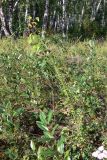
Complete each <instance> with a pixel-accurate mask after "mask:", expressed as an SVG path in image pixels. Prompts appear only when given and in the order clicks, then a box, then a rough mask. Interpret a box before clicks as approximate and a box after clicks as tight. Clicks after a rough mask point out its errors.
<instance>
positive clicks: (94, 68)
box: [0, 35, 107, 160]
mask: <svg viewBox="0 0 107 160" xmlns="http://www.w3.org/2000/svg"><path fill="white" fill-rule="evenodd" d="M0 74H1V76H0V159H3V160H9V159H10V160H35V159H36V160H52V159H53V160H71V159H73V160H89V159H92V157H91V153H92V152H93V150H95V149H96V148H97V147H98V146H100V145H104V146H105V148H106V147H107V95H106V93H107V43H106V42H104V43H103V44H98V43H97V42H94V41H85V42H78V43H76V42H75V43H69V42H65V41H62V40H60V39H56V38H50V39H46V40H45V41H43V40H41V39H40V37H39V36H33V35H32V36H30V37H29V38H27V39H26V40H25V39H19V40H16V41H14V40H12V39H3V40H1V41H0Z"/></svg>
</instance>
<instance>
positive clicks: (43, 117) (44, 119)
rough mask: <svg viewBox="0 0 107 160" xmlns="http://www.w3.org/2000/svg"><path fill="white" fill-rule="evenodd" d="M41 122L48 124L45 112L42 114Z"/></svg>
mask: <svg viewBox="0 0 107 160" xmlns="http://www.w3.org/2000/svg"><path fill="white" fill-rule="evenodd" d="M39 117H40V120H41V122H42V123H43V124H47V121H46V115H45V113H44V112H40V116H39Z"/></svg>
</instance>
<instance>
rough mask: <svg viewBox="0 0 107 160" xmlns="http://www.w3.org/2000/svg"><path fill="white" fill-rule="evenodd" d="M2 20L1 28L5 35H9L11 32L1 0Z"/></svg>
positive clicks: (0, 17) (0, 14)
mask: <svg viewBox="0 0 107 160" xmlns="http://www.w3.org/2000/svg"><path fill="white" fill-rule="evenodd" d="M0 20H1V30H3V31H4V34H5V36H9V35H10V34H9V32H8V30H7V28H6V21H5V16H4V13H3V9H2V2H0Z"/></svg>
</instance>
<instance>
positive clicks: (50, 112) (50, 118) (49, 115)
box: [48, 110, 53, 124]
mask: <svg viewBox="0 0 107 160" xmlns="http://www.w3.org/2000/svg"><path fill="white" fill-rule="evenodd" d="M52 116H53V111H52V110H50V111H49V113H48V124H49V123H50V122H51V120H52Z"/></svg>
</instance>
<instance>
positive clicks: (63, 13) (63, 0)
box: [62, 0, 66, 38]
mask: <svg viewBox="0 0 107 160" xmlns="http://www.w3.org/2000/svg"><path fill="white" fill-rule="evenodd" d="M62 36H63V38H65V37H66V0H62Z"/></svg>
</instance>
